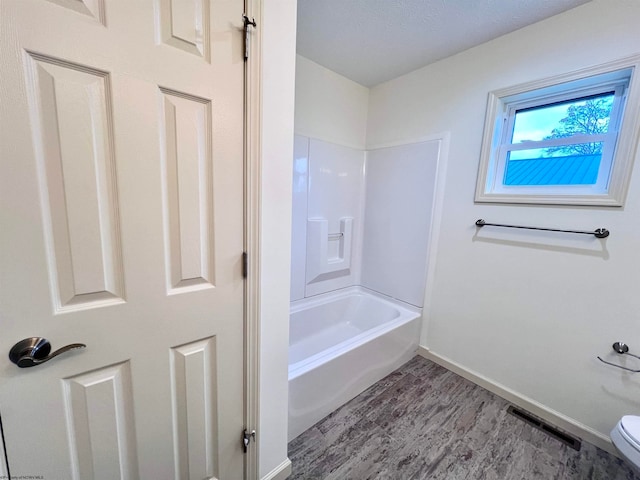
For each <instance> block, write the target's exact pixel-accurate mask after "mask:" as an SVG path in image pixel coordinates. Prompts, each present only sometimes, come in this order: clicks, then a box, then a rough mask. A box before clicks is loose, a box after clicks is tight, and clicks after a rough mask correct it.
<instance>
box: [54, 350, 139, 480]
mask: <svg viewBox="0 0 640 480" xmlns="http://www.w3.org/2000/svg"><path fill="white" fill-rule="evenodd" d="M63 388H64V393H65V406H66V417H67V428H68V435H69V443H70V452H71V465H72V472H73V479H74V480H112V479H115V478H120V479H122V480H133V479H136V478H138V464H137V455H136V446H135V427H134V418H133V400H132V398H133V397H132V389H131V372H130V368H129V363H128V362H125V363H122V364H119V365H114V366H110V367H106V368H102V369H99V370H96V371H93V372H88V373H84V374H81V375H77V376H74V377H71V378H68V379H66V380H63Z"/></svg>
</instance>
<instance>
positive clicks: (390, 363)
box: [289, 287, 421, 441]
mask: <svg viewBox="0 0 640 480" xmlns="http://www.w3.org/2000/svg"><path fill="white" fill-rule="evenodd" d="M420 315H421V311H420V309H417V308H415V307H413V306H410V305H408V304H406V303H403V302H400V301H397V300H393V299H391V298H388V297H385V296H383V295H379V294H377V293H375V292H372V291H371V290H368V289H366V288H362V287H349V288H344V289H341V290H337V291H335V292H330V293H326V294H322V295H317V296H314V297H311V298H307V299H304V300H298V301H296V302H292V303H291V316H290V326H289V441H291V440H292V439H294V438H295V437H297V436H298V435H300V434H301V433H302V432H304V431H305V430H306V429H308V428H309V427H311V426H312V425H314V424H315V423H316V422H317V421H319V420H321V419H322V418H324V417H325V416H327V415H328V414H329V413H331V412H332V411H333V410H335V409H336V408H338V407H339V406H341V405H343V404H344V403H346V402H348V401H349V400H351V399H352V398H353V397H355V396H356V395H358V394H359V393H361V392H362V391H364V390H365V389H366V388H367V387H369V386H371V385H372V384H374V383H375V382H377V381H378V380H380V379H381V378H383V377H385V376H386V375H388V374H389V373H391V372H392V371H393V370H395V369H396V368H398V367H399V366H400V365H402V364H403V363H405V362H407V361H409V360H410V359H411V358H412V357H413V356H414V355H415V352H416V350H417V347H418V336H419V332H420V323H419V322H420Z"/></svg>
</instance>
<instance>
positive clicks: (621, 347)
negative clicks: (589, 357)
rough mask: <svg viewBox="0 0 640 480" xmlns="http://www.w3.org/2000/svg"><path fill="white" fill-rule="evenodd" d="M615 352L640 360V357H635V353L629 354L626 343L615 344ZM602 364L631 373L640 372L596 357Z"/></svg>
mask: <svg viewBox="0 0 640 480" xmlns="http://www.w3.org/2000/svg"><path fill="white" fill-rule="evenodd" d="M613 350H614V351H615V352H616V353H618V354H620V355H631V356H632V357H634V358H637V359H640V357H639V356H638V355H634V354H633V353H629V346H628V345H627V344H625V343H624V342H616V343H614V344H613ZM596 358H597V359H598V360H600V361H601V362H602V363H606V364H607V365H611V366H612V367H616V368H621V369H622V370H626V371H627V372H631V373H639V372H640V370H634V369H633V368H627V367H623V366H622V365H618V364H617V363H611V362H607V361H606V360H603V359H601V358H600V357H596Z"/></svg>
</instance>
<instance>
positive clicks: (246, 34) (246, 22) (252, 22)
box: [242, 13, 257, 62]
mask: <svg viewBox="0 0 640 480" xmlns="http://www.w3.org/2000/svg"><path fill="white" fill-rule="evenodd" d="M242 20H243V21H244V61H245V62H246V61H247V60H248V59H249V27H253V28H256V27H257V24H256V19H255V18H252V19H251V20H249V17H247V14H246V13H245V14H243V15H242Z"/></svg>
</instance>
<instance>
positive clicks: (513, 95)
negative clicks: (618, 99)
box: [475, 55, 640, 207]
mask: <svg viewBox="0 0 640 480" xmlns="http://www.w3.org/2000/svg"><path fill="white" fill-rule="evenodd" d="M638 67H640V55H635V56H632V57H627V58H623V59H620V60H616V61H613V62H609V63H606V64H602V65H598V66H595V67H591V68H585V69H582V70H577V71H574V72H570V73H567V74H562V75H557V76H554V77H549V78H545V79H542V80H537V81H533V82H528V83H524V84H520V85H516V86H513V87H509V88H505V89H501V90H496V91H493V92H490V93H489V98H488V102H487V113H486V117H485V127H484V134H483V137H482V150H481V154H480V166H479V171H478V181H477V184H476V195H475V201H476V202H482V203H486V202H488V203H528V204H544V205H597V206H613V207H620V206H622V205H623V204H624V199H625V198H626V194H627V190H628V187H629V180H630V177H631V172H632V169H633V160H634V158H635V155H636V149H637V144H638V135H639V132H640V79H638V78H637V76H638V75H636V74H637V73H638V71H639V70H638ZM629 69H631V71H632V73H631V79H630V81H629V87H628V89H627V93H626V95H627V100H626V106H625V109H624V112H623V117H622V119H621V122H620V125H610V128H611V127H613V131H614V132H615V133H616V134H617V135H619V137H618V142H617V146H616V151H615V154H614V155H615V156H614V157H613V162H614V165H613V169H612V171H611V174H610V176H609V185H608V188H606V186H603V185H598V187H600V188H601V189H602V190H603V191H604V193H598V194H594V193H593V188H592V187H585V186H582V185H570V186H561V187H544V188H542V187H511V188H505V187H502V188H496V185H494V182H495V179H496V172H497V171H498V166H497V165H496V162H495V161H494V159H495V158H497V157H496V153H497V152H495V149H496V148H499V147H500V146H501V143H502V142H501V140H502V138H501V135H502V134H503V130H504V129H503V128H502V122H503V120H504V113H505V106H506V104H507V102H508V103H509V104H513V103H515V102H518V100H519V99H520V98H521V99H522V103H519V102H518V108H522V105H524V104H525V103H526V102H533V103H535V99H532V98H531V97H530V94H529V95H527V94H528V93H529V92H531V91H534V90H543V89H545V90H544V97H547V98H548V97H549V96H550V95H552V94H553V93H554V91H558V92H559V95H560V96H561V95H562V92H563V85H562V84H565V83H567V82H577V83H578V87H579V84H580V83H582V82H584V88H585V91H589V90H590V88H591V87H592V85H591V83H590V82H592V80H590V79H591V77H594V76H598V75H605V74H611V83H612V84H615V83H616V82H617V83H620V82H619V80H620V78H619V72H620V71H621V70H629ZM601 81H602V79H601ZM605 81H606V80H605ZM598 85H602V83H601V82H599V83H598ZM572 92H576V90H575V89H574V88H572ZM614 114H615V112H612V119H613V116H614ZM590 138H591V139H593V138H594V137H593V136H590ZM537 145H540V143H539V142H537ZM520 148H521V147H520V145H519V146H518V149H520ZM603 159H604V155H603ZM602 163H603V164H602V165H601V168H608V166H607V165H604V163H608V162H602ZM598 177H599V178H601V176H600V175H598ZM514 188H517V191H518V192H519V193H515V194H514V193H512V192H513V189H514ZM541 191H544V192H546V193H540V192H541Z"/></svg>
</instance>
